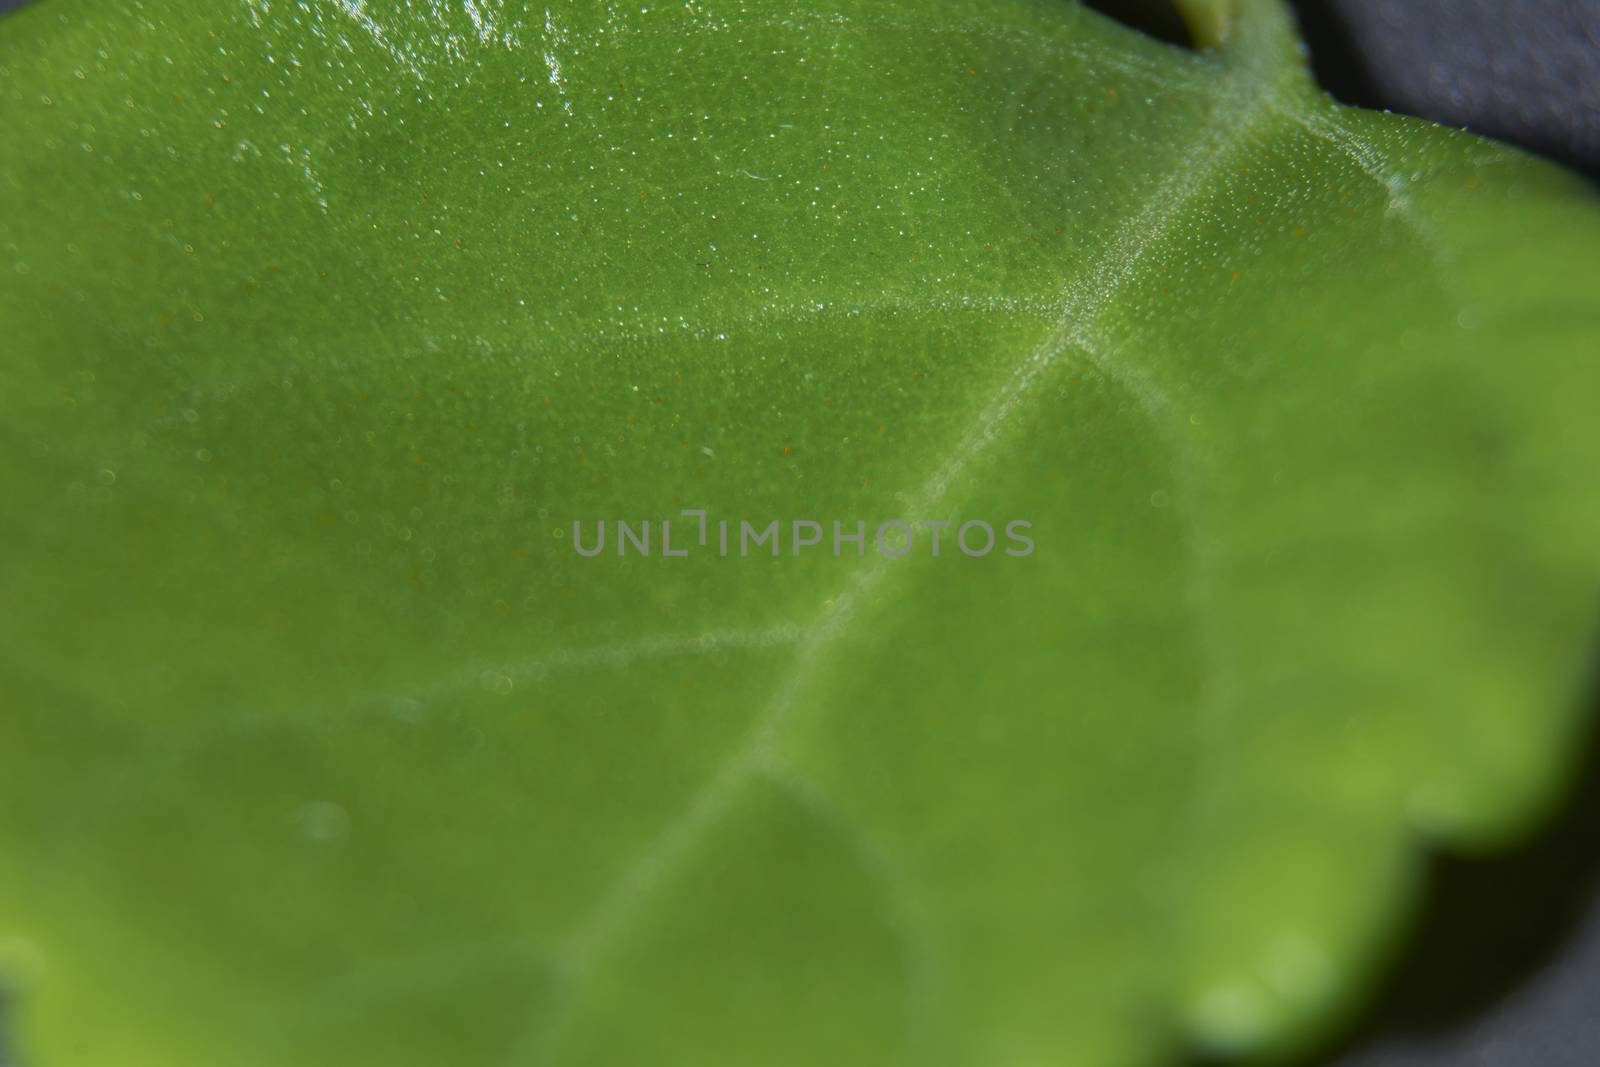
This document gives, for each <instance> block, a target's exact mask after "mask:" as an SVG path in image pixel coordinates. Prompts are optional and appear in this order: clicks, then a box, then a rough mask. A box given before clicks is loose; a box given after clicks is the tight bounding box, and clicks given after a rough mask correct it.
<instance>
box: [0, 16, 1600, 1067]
mask: <svg viewBox="0 0 1600 1067" xmlns="http://www.w3.org/2000/svg"><path fill="white" fill-rule="evenodd" d="M23 2H25V0H0V13H4V12H7V11H9V10H11V9H13V8H16V7H19V6H21V4H22V3H23ZM1090 2H1091V3H1092V6H1095V7H1098V8H1100V9H1102V10H1104V11H1106V12H1107V13H1110V14H1113V15H1116V16H1117V17H1119V18H1123V19H1124V20H1126V21H1129V22H1132V23H1134V24H1136V25H1139V26H1141V27H1142V28H1145V29H1148V30H1150V31H1151V32H1155V33H1157V34H1159V35H1162V36H1166V37H1168V38H1169V39H1173V40H1178V41H1182V40H1183V30H1182V27H1181V24H1179V23H1178V22H1177V20H1176V18H1175V16H1173V14H1172V10H1171V6H1170V3H1169V2H1168V0H1090ZM1294 6H1295V8H1296V10H1297V11H1298V13H1299V15H1300V18H1301V22H1302V25H1303V27H1304V29H1305V31H1306V36H1307V40H1308V42H1309V45H1310V48H1311V54H1312V61H1313V64H1314V66H1315V68H1316V71H1317V76H1318V78H1319V80H1321V82H1322V84H1323V86H1324V87H1325V88H1327V89H1328V90H1329V91H1330V92H1332V93H1333V94H1334V95H1335V96H1337V97H1338V98H1339V99H1341V100H1344V101H1346V102H1347V103H1353V104H1359V105H1361V106H1364V107H1376V108H1385V107H1387V108H1392V109H1394V110H1396V111H1403V112H1407V113H1410V114H1415V115H1422V116H1425V117H1427V118H1432V119H1435V120H1437V121H1440V122H1448V123H1452V124H1455V125H1462V126H1467V127H1469V128H1471V129H1474V130H1476V131H1478V132H1480V133H1484V134H1487V135H1489V136H1494V137H1499V138H1502V139H1504V140H1508V141H1512V142H1515V143H1518V144H1521V145H1524V146H1526V147H1528V148H1531V149H1533V150H1535V151H1538V152H1541V153H1544V154H1546V155H1548V156H1551V157H1552V158H1555V159H1559V160H1561V161H1563V162H1565V163H1568V164H1569V165H1572V166H1575V167H1577V168H1579V169H1582V170H1584V171H1585V172H1586V173H1588V174H1589V175H1591V176H1600V0H1298V2H1296V3H1295V5H1294ZM0 128H3V127H0ZM1596 252H1597V254H1600V249H1597V250H1596ZM1596 298H1597V299H1600V293H1597V294H1596ZM1596 673H1597V677H1600V671H1597V672H1596ZM1597 689H1600V687H1597ZM1597 721H1600V715H1597ZM1582 757H1583V758H1582V760H1581V767H1580V772H1579V773H1578V775H1577V777H1576V780H1575V782H1574V785H1573V795H1572V797H1571V798H1570V800H1569V802H1568V804H1567V806H1566V808H1565V810H1564V813H1563V814H1562V816H1561V817H1560V818H1559V819H1558V820H1557V822H1556V823H1555V825H1554V826H1552V827H1549V828H1547V829H1546V830H1545V831H1544V832H1543V833H1541V834H1540V835H1539V837H1538V838H1537V839H1535V840H1533V841H1531V842H1530V843H1528V844H1527V845H1526V846H1524V847H1522V848H1520V849H1518V850H1516V851H1515V852H1513V853H1511V854H1509V855H1504V856H1500V857H1496V858H1493V859H1487V860H1464V859H1460V858H1452V857H1443V856H1441V857H1435V859H1434V860H1433V862H1432V870H1431V871H1430V874H1429V879H1428V889H1427V892H1426V899H1425V900H1424V901H1423V902H1422V904H1421V906H1420V908H1419V915H1418V916H1417V919H1416V923H1415V925H1414V926H1413V928H1412V931H1411V933H1410V934H1409V936H1408V937H1407V938H1406V939H1405V942H1404V943H1403V944H1401V945H1399V946H1396V950H1395V957H1394V959H1393V961H1392V962H1391V964H1390V967H1389V970H1388V973H1387V975H1386V976H1385V979H1384V980H1383V982H1381V983H1380V984H1379V986H1378V988H1377V989H1376V990H1375V992H1374V994H1373V1002H1372V1003H1371V1005H1369V1008H1368V1011H1367V1012H1366V1013H1365V1015H1364V1016H1363V1021H1362V1022H1361V1023H1360V1024H1359V1025H1358V1027H1357V1029H1356V1031H1355V1032H1354V1033H1353V1034H1351V1035H1350V1036H1348V1037H1347V1038H1346V1040H1345V1041H1344V1042H1343V1043H1342V1044H1341V1046H1340V1047H1339V1048H1337V1049H1335V1050H1333V1051H1332V1052H1325V1053H1324V1054H1322V1055H1320V1056H1318V1057H1316V1058H1315V1059H1312V1060H1309V1061H1307V1063H1306V1064H1305V1065H1303V1067H1594V1065H1595V1064H1600V736H1597V737H1596V739H1595V741H1594V742H1593V743H1591V744H1590V745H1589V746H1588V748H1587V750H1586V751H1585V752H1584V753H1582ZM0 1007H3V1005H0ZM3 1022H4V1016H3V1013H0V1024H3ZM85 1022H86V1024H88V1023H89V1020H85ZM3 1036H4V1035H3V1025H0V1067H6V1065H7V1064H10V1063H11V1061H10V1059H9V1058H8V1057H7V1055H6V1053H5V1051H4V1047H3Z"/></svg>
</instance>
